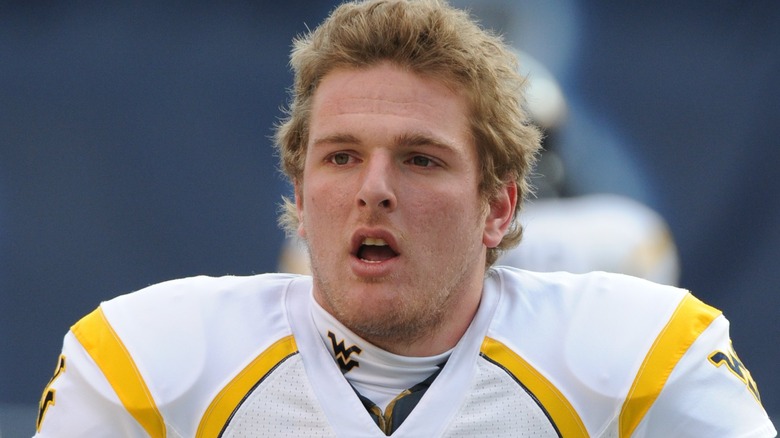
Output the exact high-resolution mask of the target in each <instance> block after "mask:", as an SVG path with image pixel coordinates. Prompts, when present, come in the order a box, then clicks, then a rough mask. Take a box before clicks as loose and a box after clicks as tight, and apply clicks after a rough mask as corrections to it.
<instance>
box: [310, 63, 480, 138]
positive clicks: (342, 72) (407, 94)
mask: <svg viewBox="0 0 780 438" xmlns="http://www.w3.org/2000/svg"><path fill="white" fill-rule="evenodd" d="M350 116H352V118H349V117H350ZM372 116H375V117H377V116H378V117H384V119H381V120H382V121H383V122H385V124H388V125H392V124H393V123H394V122H404V123H406V125H407V126H409V127H413V126H418V127H422V126H423V125H428V127H429V128H442V129H443V130H455V131H459V134H466V135H467V134H468V132H469V113H468V101H467V99H466V97H465V95H464V93H462V92H460V91H458V90H457V89H455V87H451V86H449V85H448V84H447V83H446V82H445V81H443V80H439V79H437V78H433V77H428V76H423V75H419V74H416V73H413V72H411V71H409V70H407V69H404V68H402V67H399V66H396V65H394V64H391V63H389V62H384V63H380V64H377V65H373V66H371V67H367V68H337V69H335V70H333V71H331V72H329V73H328V74H327V75H326V76H325V77H324V78H323V80H322V81H321V82H320V84H319V86H318V88H317V91H316V92H315V93H314V97H313V102H312V114H311V117H312V119H311V123H312V129H313V130H316V129H320V128H325V127H329V126H333V125H331V124H332V123H334V122H337V121H344V120H350V121H352V122H354V121H355V118H363V119H364V120H366V121H371V120H376V119H375V118H374V119H372Z"/></svg>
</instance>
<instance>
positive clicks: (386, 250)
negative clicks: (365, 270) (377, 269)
mask: <svg viewBox="0 0 780 438" xmlns="http://www.w3.org/2000/svg"><path fill="white" fill-rule="evenodd" d="M355 256H356V257H357V258H359V259H360V260H363V261H365V262H369V263H379V262H383V261H385V260H390V259H391V258H393V257H397V256H398V253H397V252H395V250H393V248H391V247H390V245H388V244H387V242H385V240H384V239H379V238H373V237H366V238H363V240H362V242H361V243H360V246H358V248H357V252H355Z"/></svg>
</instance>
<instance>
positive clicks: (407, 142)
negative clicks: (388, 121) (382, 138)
mask: <svg viewBox="0 0 780 438" xmlns="http://www.w3.org/2000/svg"><path fill="white" fill-rule="evenodd" d="M361 143H362V142H361V141H360V139H358V138H357V137H355V136H354V135H352V134H333V135H327V136H325V137H322V138H317V139H315V140H314V141H313V142H312V145H314V146H317V145H323V144H356V145H357V144H361ZM393 144H395V145H397V146H402V147H406V148H413V147H415V146H433V147H436V148H440V149H446V150H449V151H452V150H453V147H452V146H451V145H449V144H448V143H446V142H443V141H440V140H437V139H435V138H433V137H431V136H429V135H425V134H419V133H404V134H401V135H398V136H396V137H395V138H394V139H393Z"/></svg>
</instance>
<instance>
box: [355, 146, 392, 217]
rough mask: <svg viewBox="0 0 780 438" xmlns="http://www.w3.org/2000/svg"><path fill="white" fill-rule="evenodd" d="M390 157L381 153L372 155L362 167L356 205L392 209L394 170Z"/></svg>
mask: <svg viewBox="0 0 780 438" xmlns="http://www.w3.org/2000/svg"><path fill="white" fill-rule="evenodd" d="M392 164H393V163H392V159H391V158H390V157H387V156H385V155H383V154H377V155H375V156H372V157H371V159H370V160H368V163H367V165H366V166H365V167H364V169H363V174H362V175H361V176H362V181H361V186H360V190H358V194H357V203H358V206H359V207H361V208H363V207H368V208H369V209H372V210H373V209H380V210H386V211H392V210H394V209H395V207H396V205H397V202H398V200H397V198H396V195H395V183H394V182H395V171H394V168H393V166H392Z"/></svg>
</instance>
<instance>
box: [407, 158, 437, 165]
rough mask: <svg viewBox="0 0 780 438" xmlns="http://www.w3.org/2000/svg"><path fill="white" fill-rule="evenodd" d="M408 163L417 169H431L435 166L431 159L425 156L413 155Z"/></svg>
mask: <svg viewBox="0 0 780 438" xmlns="http://www.w3.org/2000/svg"><path fill="white" fill-rule="evenodd" d="M409 162H410V163H411V164H413V165H415V166H419V167H432V166H435V165H436V163H434V162H433V160H432V159H430V158H428V157H426V156H425V155H415V156H413V157H412V158H411V159H410V160H409Z"/></svg>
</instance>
